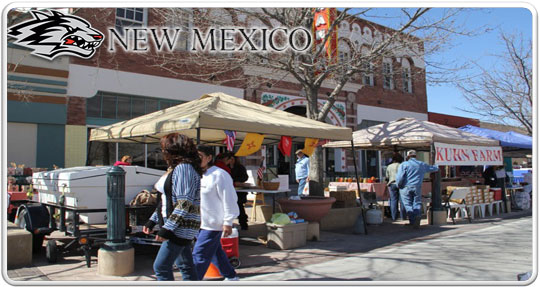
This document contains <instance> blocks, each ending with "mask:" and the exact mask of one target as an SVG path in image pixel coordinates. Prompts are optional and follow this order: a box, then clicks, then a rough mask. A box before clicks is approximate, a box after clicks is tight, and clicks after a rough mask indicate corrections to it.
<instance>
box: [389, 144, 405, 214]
mask: <svg viewBox="0 0 540 287" xmlns="http://www.w3.org/2000/svg"><path fill="white" fill-rule="evenodd" d="M402 162H403V157H402V156H401V155H400V154H399V153H397V152H395V153H394V154H393V156H392V163H391V164H390V165H388V166H387V167H386V181H387V185H388V191H389V192H390V213H391V214H392V220H393V221H396V220H397V213H398V203H399V206H400V207H401V208H400V212H399V215H400V217H401V220H405V217H406V211H405V206H404V205H403V201H401V199H400V197H399V188H398V186H397V185H396V175H397V172H398V167H399V165H400V164H401V163H402Z"/></svg>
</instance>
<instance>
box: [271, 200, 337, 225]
mask: <svg viewBox="0 0 540 287" xmlns="http://www.w3.org/2000/svg"><path fill="white" fill-rule="evenodd" d="M335 201H336V199H335V198H333V197H324V196H306V197H302V199H301V200H290V199H288V198H284V197H282V198H278V199H277V202H278V203H279V205H280V206H281V210H282V211H283V212H284V213H289V212H291V211H294V212H296V213H297V214H298V217H300V218H303V219H304V220H307V221H310V222H319V221H320V220H321V218H323V217H324V216H325V215H326V214H328V211H330V208H331V207H332V203H334V202H335Z"/></svg>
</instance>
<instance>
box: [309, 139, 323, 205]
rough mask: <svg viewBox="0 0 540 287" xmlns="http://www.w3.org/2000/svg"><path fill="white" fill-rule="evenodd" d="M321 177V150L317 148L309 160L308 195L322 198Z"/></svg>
mask: <svg viewBox="0 0 540 287" xmlns="http://www.w3.org/2000/svg"><path fill="white" fill-rule="evenodd" d="M323 175H324V172H323V153H322V148H321V147H317V148H316V149H315V151H314V152H313V154H312V155H311V156H310V158H309V178H310V180H309V195H311V196H324V183H323Z"/></svg>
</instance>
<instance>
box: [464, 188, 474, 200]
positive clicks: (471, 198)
mask: <svg viewBox="0 0 540 287" xmlns="http://www.w3.org/2000/svg"><path fill="white" fill-rule="evenodd" d="M461 188H467V189H469V192H468V193H467V196H465V202H466V203H467V204H474V193H473V191H472V189H471V187H461Z"/></svg>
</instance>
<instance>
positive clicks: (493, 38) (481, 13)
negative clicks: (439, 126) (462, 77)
mask: <svg viewBox="0 0 540 287" xmlns="http://www.w3.org/2000/svg"><path fill="white" fill-rule="evenodd" d="M437 9H439V10H441V9H442V8H434V10H437ZM398 11H399V9H397V8H384V9H378V11H376V13H377V14H378V15H388V16H391V15H392V14H394V13H397V12H398ZM436 12H437V11H434V13H436ZM368 19H369V18H368ZM369 20H370V21H374V22H377V23H380V24H383V25H385V24H390V25H392V22H394V20H392V19H391V18H384V17H382V18H377V19H369ZM457 20H458V22H459V23H462V24H463V25H464V27H465V28H467V29H471V30H476V31H484V30H480V29H479V28H480V27H490V28H493V29H491V30H488V31H487V32H483V33H479V35H476V36H474V37H466V36H456V38H455V39H454V45H455V46H454V47H452V49H450V50H448V51H445V52H444V53H441V54H439V55H436V56H435V57H434V59H435V60H437V57H445V60H456V61H458V62H467V61H478V62H479V63H480V64H481V65H482V66H483V67H485V68H489V67H491V66H492V65H493V64H494V58H493V57H491V56H490V55H492V54H501V53H503V52H504V50H505V49H504V46H503V45H502V43H501V41H500V39H499V33H500V31H501V30H502V31H504V32H506V33H514V32H517V33H522V34H523V35H524V38H525V39H531V38H532V20H533V19H532V14H531V12H530V11H529V10H528V9H526V8H520V7H518V6H517V4H516V7H515V8H489V7H483V8H481V9H471V10H468V11H466V12H464V13H463V14H460V16H459V17H458V19H457ZM389 21H390V22H389ZM427 72H428V73H429V69H428V71H427ZM427 95H428V111H429V112H436V113H442V114H448V115H455V116H463V117H470V118H478V119H481V120H482V118H479V116H478V115H474V114H470V113H467V112H463V111H461V110H459V109H458V108H459V107H465V106H467V105H468V103H467V101H466V100H465V99H464V97H463V96H462V95H461V93H460V91H459V90H458V89H457V88H456V87H454V86H453V84H451V83H448V84H442V85H432V84H430V83H429V82H428V83H427ZM484 120H485V119H484Z"/></svg>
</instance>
